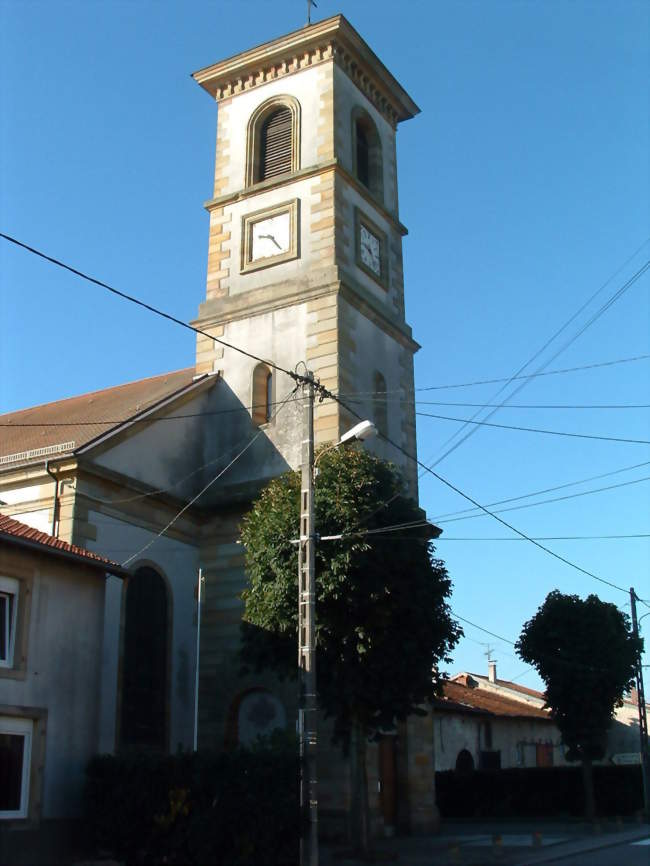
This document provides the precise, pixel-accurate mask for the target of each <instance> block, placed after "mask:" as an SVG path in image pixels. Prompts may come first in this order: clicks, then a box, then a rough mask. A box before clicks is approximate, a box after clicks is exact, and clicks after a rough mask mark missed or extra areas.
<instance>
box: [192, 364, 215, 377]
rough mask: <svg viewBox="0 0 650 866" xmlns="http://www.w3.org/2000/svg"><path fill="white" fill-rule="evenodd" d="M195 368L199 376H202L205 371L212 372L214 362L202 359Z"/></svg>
mask: <svg viewBox="0 0 650 866" xmlns="http://www.w3.org/2000/svg"><path fill="white" fill-rule="evenodd" d="M195 370H196V375H197V376H202V375H203V374H204V373H211V372H212V363H211V362H209V361H202V362H201V363H200V364H197V365H196V367H195Z"/></svg>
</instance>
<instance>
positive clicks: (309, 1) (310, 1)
mask: <svg viewBox="0 0 650 866" xmlns="http://www.w3.org/2000/svg"><path fill="white" fill-rule="evenodd" d="M312 6H315V7H316V9H318V3H316V0H307V24H311V7H312Z"/></svg>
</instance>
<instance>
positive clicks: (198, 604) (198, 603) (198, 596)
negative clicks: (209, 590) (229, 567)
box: [193, 568, 203, 752]
mask: <svg viewBox="0 0 650 866" xmlns="http://www.w3.org/2000/svg"><path fill="white" fill-rule="evenodd" d="M202 586H203V570H202V569H200V568H199V580H198V584H197V590H196V671H195V674H194V743H193V746H194V751H195V752H196V751H197V750H198V748H199V663H200V659H201V588H202Z"/></svg>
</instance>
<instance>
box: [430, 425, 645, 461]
mask: <svg viewBox="0 0 650 866" xmlns="http://www.w3.org/2000/svg"><path fill="white" fill-rule="evenodd" d="M415 414H416V415H420V416H421V417H423V418H435V419H437V420H438V421H456V422H461V423H463V424H476V425H478V426H479V427H496V428H498V429H500V430H518V431H520V432H522V433H544V434H546V435H547V436H569V437H572V438H574V439H597V440H599V441H601V442H626V443H627V444H631V445H650V439H625V438H622V437H620V436H597V435H595V434H591V433H567V432H564V431H562V430H543V429H540V428H539V427H519V426H516V425H514V424H495V423H493V422H490V421H474V420H473V419H472V418H450V417H449V416H448V415H434V414H433V413H431V412H416V413H415ZM489 417H490V416H489V415H488V418H489ZM433 465H434V466H435V465H436V464H435V463H434V464H433Z"/></svg>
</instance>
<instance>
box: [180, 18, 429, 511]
mask: <svg viewBox="0 0 650 866" xmlns="http://www.w3.org/2000/svg"><path fill="white" fill-rule="evenodd" d="M193 77H194V79H195V80H196V81H197V83H198V84H200V86H201V87H203V89H204V90H206V91H207V92H208V93H209V94H210V96H211V97H212V98H213V99H215V100H216V102H217V104H218V123H217V148H216V164H215V180H214V195H213V198H212V199H210V201H208V202H207V203H206V205H205V206H206V209H207V210H208V212H209V214H210V236H209V246H208V273H207V291H206V298H205V301H204V302H203V303H202V304H201V306H200V309H199V315H198V318H197V319H196V320H195V322H194V323H193V324H194V325H196V326H197V327H199V328H201V330H203V331H206V332H208V333H209V334H212V335H214V336H216V337H220V338H222V339H223V340H226V341H227V342H228V343H231V344H233V345H236V346H240V347H242V348H244V349H246V350H248V351H250V352H252V353H253V354H254V355H256V356H257V357H259V358H262V359H266V360H267V361H268V362H269V363H268V364H259V363H257V362H255V361H253V360H250V359H248V358H246V357H244V356H242V355H241V354H239V353H237V352H235V351H233V350H232V349H228V348H223V347H221V346H220V345H219V344H218V343H214V342H213V341H212V340H210V339H208V338H207V337H203V336H199V337H198V341H197V357H196V371H197V373H204V372H214V371H220V372H221V373H222V376H223V379H224V380H225V382H226V383H227V385H228V387H229V388H230V389H232V391H233V392H234V393H235V395H236V397H237V399H238V400H239V401H240V402H241V404H242V405H244V406H248V407H252V408H251V409H250V411H251V415H252V419H253V422H254V423H256V424H258V425H260V426H261V425H266V431H265V432H266V434H267V436H268V437H269V439H270V440H271V441H272V442H273V444H274V445H275V446H276V448H277V449H278V451H280V452H281V453H282V455H283V457H284V459H285V460H286V462H287V463H288V464H289V465H291V466H297V465H298V463H299V460H300V439H301V435H300V425H299V423H297V418H298V417H299V416H295V415H291V413H287V414H284V413H282V414H279V415H278V417H277V418H274V417H273V411H272V407H273V406H275V405H277V404H278V402H279V401H281V400H283V399H284V398H285V396H286V395H287V394H288V393H290V391H291V389H292V387H293V384H294V383H293V381H292V380H291V379H290V378H289V377H288V376H286V375H284V374H282V373H277V371H275V370H274V369H273V368H272V366H271V364H278V365H279V366H280V367H283V368H285V369H292V370H293V369H295V368H296V365H297V364H298V363H299V362H301V361H304V362H305V363H306V364H307V365H308V367H309V368H310V369H311V370H313V372H314V374H315V376H316V377H317V378H318V379H320V381H321V383H322V384H323V385H324V386H325V387H326V388H328V389H329V390H330V391H332V392H334V393H338V394H340V395H341V397H342V399H344V400H346V399H348V395H349V399H350V400H351V401H352V400H354V401H355V402H354V407H355V409H356V411H358V412H359V413H360V414H362V415H363V416H364V417H369V418H371V419H372V420H374V421H375V423H376V424H377V426H378V427H379V429H380V430H381V431H382V432H385V433H386V434H387V435H388V436H390V438H391V439H393V440H394V441H396V442H399V443H400V444H401V445H402V446H403V447H404V448H405V449H406V450H408V451H409V452H410V453H412V454H415V449H416V443H415V415H414V406H413V403H412V400H411V399H410V398H411V389H412V388H413V355H414V353H415V352H416V351H417V349H418V348H419V347H418V344H417V343H415V342H414V340H413V339H412V336H411V329H410V328H409V326H408V325H407V324H406V321H405V317H404V281H403V267H402V238H403V236H404V235H405V234H406V228H405V227H404V226H403V225H402V223H401V222H400V220H399V211H398V195H397V162H396V147H395V145H396V132H397V125H398V124H399V123H400V122H401V121H403V120H408V119H409V118H411V117H413V116H414V115H415V114H417V113H418V111H419V109H418V107H417V106H416V105H415V103H414V102H413V100H412V99H411V98H410V97H409V96H408V94H407V93H406V92H405V91H404V89H403V88H402V87H401V86H400V84H399V83H398V82H397V81H396V79H395V78H394V77H393V76H392V75H391V73H390V72H389V71H388V70H387V69H386V67H385V66H384V65H383V63H382V62H381V61H380V60H379V58H378V57H377V56H376V55H375V54H374V53H373V52H372V51H371V49H370V48H369V47H368V45H367V44H366V43H365V42H364V41H363V39H362V38H361V37H360V36H359V34H358V33H357V32H356V31H355V30H354V28H353V27H352V26H351V25H350V24H349V23H348V21H347V20H346V19H345V18H344V17H343V16H341V15H337V16H335V17H333V18H329V19H327V20H325V21H321V22H318V23H316V24H312V25H309V26H306V27H303V28H302V29H300V30H297V31H295V32H294V33H289V34H288V35H286V36H283V37H281V38H279V39H275V40H273V41H271V42H267V43H265V44H264V45H260V46H258V47H256V48H252V49H250V50H248V51H245V52H243V53H241V54H238V55H236V56H235V57H231V58H229V59H227V60H222V61H220V62H219V63H216V64H214V65H213V66H209V67H207V68H205V69H201V70H200V71H198V72H196V73H194V76H193ZM405 398H406V399H405ZM356 421H357V419H356V418H352V417H351V416H349V414H348V413H347V412H345V410H344V409H342V408H341V407H340V406H339V405H338V404H337V403H335V402H331V401H325V402H323V403H322V404H320V405H318V406H317V413H316V422H315V431H316V443H317V444H320V443H324V442H329V441H336V440H337V439H338V437H339V436H340V435H341V433H343V432H344V431H345V430H346V429H347V428H348V427H349V426H351V425H352V424H354V423H356ZM375 450H377V452H378V453H380V455H381V456H384V457H387V458H389V459H391V460H393V461H394V462H396V463H397V464H398V465H400V464H401V468H402V469H403V471H404V474H405V476H406V478H407V480H408V482H409V484H410V486H411V490H412V493H413V495H415V496H417V487H416V485H417V479H416V474H415V469H414V464H413V463H412V461H406V460H405V459H403V458H402V456H401V455H400V454H399V453H397V452H396V451H395V449H394V448H391V447H390V446H388V445H386V443H382V442H381V440H380V439H378V440H377V445H376V448H375Z"/></svg>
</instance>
